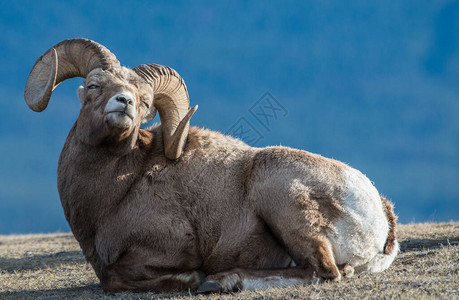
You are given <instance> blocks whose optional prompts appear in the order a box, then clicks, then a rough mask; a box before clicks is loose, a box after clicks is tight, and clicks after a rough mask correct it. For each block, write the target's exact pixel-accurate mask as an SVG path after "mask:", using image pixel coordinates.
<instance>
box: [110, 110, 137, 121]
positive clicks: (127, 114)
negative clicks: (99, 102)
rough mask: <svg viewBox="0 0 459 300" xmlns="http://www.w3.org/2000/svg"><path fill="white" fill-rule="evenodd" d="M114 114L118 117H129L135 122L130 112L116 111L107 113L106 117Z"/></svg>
mask: <svg viewBox="0 0 459 300" xmlns="http://www.w3.org/2000/svg"><path fill="white" fill-rule="evenodd" d="M111 114H114V115H115V116H116V117H125V116H127V117H129V118H130V119H131V120H134V116H133V115H132V114H131V112H130V111H128V110H114V111H108V112H106V115H107V116H108V115H111Z"/></svg>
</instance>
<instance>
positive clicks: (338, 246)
mask: <svg viewBox="0 0 459 300" xmlns="http://www.w3.org/2000/svg"><path fill="white" fill-rule="evenodd" d="M343 175H344V179H345V185H346V196H345V199H344V201H343V209H344V213H345V215H344V217H343V218H340V219H339V220H338V221H337V222H336V223H335V228H336V230H335V232H329V233H328V234H327V237H328V239H329V240H330V242H331V246H332V249H333V254H334V257H335V261H336V264H337V265H340V264H345V263H347V264H350V265H352V266H353V267H355V269H356V270H362V268H363V269H365V270H367V269H368V268H364V267H363V266H365V265H366V266H370V265H374V264H371V263H370V262H371V261H373V260H378V259H377V257H379V256H381V258H384V261H385V262H384V263H383V262H381V263H376V261H375V263H376V265H378V264H379V265H380V267H374V268H371V269H372V272H379V271H383V270H384V269H385V268H387V267H389V266H390V264H391V263H392V261H393V259H394V257H395V254H394V255H393V256H392V255H384V254H383V251H384V245H385V243H386V239H387V235H388V232H389V224H388V221H387V218H386V215H385V212H384V208H383V205H382V202H381V198H380V195H379V193H378V191H377V190H376V188H375V187H374V186H373V184H372V183H371V182H370V180H369V179H368V178H367V177H366V176H365V175H363V174H362V173H361V172H360V171H358V170H355V169H353V168H350V167H348V168H346V169H345V170H344V172H343ZM394 253H397V252H396V251H394ZM381 258H380V259H381ZM376 265H375V266H376ZM359 266H361V267H362V268H359Z"/></svg>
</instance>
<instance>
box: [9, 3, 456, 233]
mask: <svg viewBox="0 0 459 300" xmlns="http://www.w3.org/2000/svg"><path fill="white" fill-rule="evenodd" d="M78 37H84V38H88V39H92V40H94V41H96V42H99V43H101V44H102V45H105V46H106V47H107V48H108V49H110V50H111V51H112V52H113V53H114V54H115V55H116V56H117V58H118V59H119V61H120V62H121V64H123V65H124V66H127V67H135V66H137V65H140V64H146V63H158V64H163V65H168V66H170V67H172V68H174V69H175V70H177V71H178V72H179V73H180V75H181V76H182V77H183V78H184V80H185V82H186V84H187V86H188V91H189V94H190V100H191V104H192V105H194V104H198V105H199V110H198V111H197V113H196V114H195V115H194V116H193V118H192V122H191V124H192V125H193V126H198V127H205V128H209V129H213V130H217V131H220V132H223V133H228V134H231V135H234V136H237V137H240V138H241V139H243V140H244V141H245V142H247V143H248V144H250V145H253V146H256V147H264V146H268V145H283V146H289V147H293V148H298V149H303V150H306V151H310V152H314V153H319V154H321V155H323V156H326V157H331V158H334V159H337V160H341V161H343V162H345V163H347V164H349V165H350V166H352V167H354V168H357V169H359V170H361V171H362V172H363V173H364V174H366V175H367V176H368V177H369V178H370V179H371V180H372V182H373V183H374V184H375V186H376V187H377V188H378V190H379V191H380V193H381V194H383V195H385V196H387V197H388V198H389V199H391V200H392V201H393V202H394V203H395V211H396V214H397V215H398V216H399V220H400V221H401V222H402V223H410V222H426V221H435V222H439V221H449V220H456V221H457V220H459V1H395V2H394V3H392V1H391V2H388V1H279V2H270V1H250V2H245V1H208V2H202V1H193V2H187V1H154V2H153V1H4V0H0V66H1V68H0V93H1V95H2V96H3V97H2V98H3V99H2V100H1V103H2V104H3V105H2V109H1V110H0V234H10V233H35V232H58V231H64V232H65V231H69V227H68V225H67V223H66V221H65V218H64V214H63V211H62V208H61V205H60V201H59V196H58V193H57V187H56V185H57V183H56V181H57V178H56V177H57V176H56V172H57V171H56V170H57V161H58V158H59V153H60V151H61V149H62V146H63V144H64V142H65V138H66V136H67V134H68V132H69V130H70V128H71V127H72V125H73V123H74V122H75V120H76V118H77V116H78V113H79V109H80V104H79V101H78V99H77V96H76V89H77V87H78V86H79V85H80V84H81V83H82V82H83V79H81V78H75V79H70V80H67V81H65V82H64V83H62V84H61V85H59V87H58V88H57V89H56V90H55V91H54V92H53V95H52V98H51V101H50V104H49V106H48V108H47V109H46V110H45V111H44V112H42V113H35V112H32V111H31V110H30V109H29V108H28V107H27V105H26V104H25V101H24V98H23V91H24V86H25V82H26V80H27V76H28V74H29V72H30V70H31V68H32V66H33V64H34V62H35V60H36V59H37V58H38V57H39V56H41V55H42V54H43V53H44V52H45V51H46V50H48V49H49V48H51V47H52V46H53V45H55V44H57V43H58V42H60V41H62V40H64V39H68V38H78ZM155 121H156V120H155Z"/></svg>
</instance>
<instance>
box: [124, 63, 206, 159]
mask: <svg viewBox="0 0 459 300" xmlns="http://www.w3.org/2000/svg"><path fill="white" fill-rule="evenodd" d="M133 70H134V71H135V72H136V73H137V74H139V75H140V76H141V77H142V78H143V79H144V80H145V81H146V82H148V83H149V84H151V85H152V87H153V91H154V92H153V93H154V95H153V106H154V108H153V109H157V110H158V112H159V117H160V119H161V124H162V126H163V140H164V152H165V155H166V157H167V158H169V159H171V160H174V159H177V158H179V157H180V155H181V154H182V152H183V148H184V147H185V143H186V139H187V137H188V129H189V124H190V118H191V116H192V115H193V114H194V112H195V111H196V109H198V106H197V105H196V106H194V107H193V108H190V100H189V97H188V91H187V88H186V85H185V82H184V81H183V79H182V77H180V75H179V74H178V73H177V72H176V71H175V70H173V69H172V68H169V67H166V66H161V65H156V64H150V65H140V66H138V67H135V68H134V69H133ZM152 114H153V115H154V113H152Z"/></svg>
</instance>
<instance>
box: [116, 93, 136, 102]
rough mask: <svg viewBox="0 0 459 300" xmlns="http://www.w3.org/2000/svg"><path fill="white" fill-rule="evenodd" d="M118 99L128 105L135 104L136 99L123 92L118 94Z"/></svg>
mask: <svg viewBox="0 0 459 300" xmlns="http://www.w3.org/2000/svg"><path fill="white" fill-rule="evenodd" d="M115 99H116V101H119V102H121V103H124V104H126V105H134V101H133V100H132V97H131V96H130V95H127V94H124V93H121V94H119V95H117V96H116V98H115Z"/></svg>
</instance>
